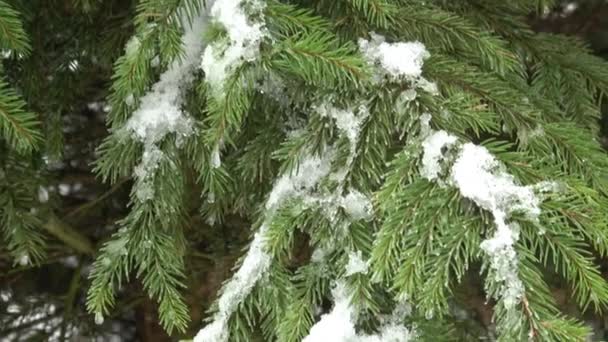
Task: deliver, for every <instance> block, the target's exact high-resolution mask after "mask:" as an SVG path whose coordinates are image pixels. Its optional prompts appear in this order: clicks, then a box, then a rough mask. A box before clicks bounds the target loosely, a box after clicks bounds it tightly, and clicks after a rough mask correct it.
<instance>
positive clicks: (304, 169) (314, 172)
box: [266, 151, 333, 210]
mask: <svg viewBox="0 0 608 342" xmlns="http://www.w3.org/2000/svg"><path fill="white" fill-rule="evenodd" d="M332 159H333V153H331V152H329V151H328V152H327V153H326V155H325V156H324V158H323V159H321V158H319V157H310V156H309V157H306V158H304V159H303V160H302V161H301V162H300V163H299V165H298V167H297V170H296V172H295V173H291V174H290V173H287V174H284V175H283V176H281V178H279V179H278V180H277V181H276V183H275V184H274V187H273V188H272V191H271V192H270V195H269V197H268V200H267V201H266V209H267V210H273V209H274V208H276V207H277V206H278V205H280V204H281V201H283V200H284V199H287V198H289V197H290V196H293V195H295V194H304V193H306V192H307V191H308V190H311V189H313V188H314V187H315V185H316V184H317V183H318V182H319V180H320V179H321V178H323V177H324V176H326V175H327V174H328V173H329V171H330V168H331V160H332Z"/></svg>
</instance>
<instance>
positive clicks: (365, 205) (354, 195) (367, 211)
mask: <svg viewBox="0 0 608 342" xmlns="http://www.w3.org/2000/svg"><path fill="white" fill-rule="evenodd" d="M340 202H341V203H340V205H341V206H342V208H344V211H345V212H346V214H347V215H348V216H350V217H351V219H353V220H367V219H370V218H371V217H372V215H373V213H374V209H373V206H372V202H371V201H370V200H369V198H368V197H367V196H365V195H364V194H362V193H361V192H359V191H357V190H354V189H351V190H350V192H349V193H348V194H346V196H344V197H342V198H341V199H340Z"/></svg>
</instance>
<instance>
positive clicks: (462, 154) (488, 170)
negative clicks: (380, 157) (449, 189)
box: [420, 117, 556, 309]
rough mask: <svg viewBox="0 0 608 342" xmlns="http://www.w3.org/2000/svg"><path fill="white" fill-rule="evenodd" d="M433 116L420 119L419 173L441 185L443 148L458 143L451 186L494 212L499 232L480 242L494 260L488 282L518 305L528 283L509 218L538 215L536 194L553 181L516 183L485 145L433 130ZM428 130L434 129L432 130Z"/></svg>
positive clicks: (504, 299)
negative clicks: (521, 271) (520, 268)
mask: <svg viewBox="0 0 608 342" xmlns="http://www.w3.org/2000/svg"><path fill="white" fill-rule="evenodd" d="M429 119H430V117H425V118H422V121H423V122H422V127H423V128H422V131H423V133H422V134H426V138H424V140H423V142H422V146H423V149H424V151H423V156H422V167H421V170H420V172H421V175H422V176H423V177H425V178H427V179H429V180H435V181H437V182H438V183H439V184H442V183H441V181H442V180H441V179H439V173H440V171H441V162H443V161H444V159H445V156H444V155H443V153H442V149H443V148H444V147H446V146H453V145H457V146H458V148H459V149H460V150H459V153H458V157H457V158H456V160H455V161H454V163H453V164H452V165H451V167H450V168H449V177H448V179H447V181H448V184H450V185H452V186H455V187H457V188H458V190H459V191H460V194H461V195H462V196H463V197H466V198H468V199H470V200H471V201H473V202H474V203H475V204H477V206H479V207H480V208H482V209H485V210H487V211H489V212H491V213H492V215H493V217H494V224H495V225H496V231H495V232H494V235H493V236H492V237H490V238H488V239H486V240H484V241H483V242H482V243H481V249H482V250H483V251H484V252H485V253H486V255H487V256H488V258H489V262H490V271H491V272H490V278H489V281H490V282H493V283H497V284H500V287H499V294H498V297H499V298H497V299H500V300H502V302H503V304H504V305H505V308H507V309H512V308H514V307H515V306H516V305H517V304H518V303H519V302H520V300H521V298H522V296H523V292H524V286H523V283H522V282H521V280H520V279H519V276H518V266H517V253H516V250H515V243H516V242H517V240H518V239H519V230H518V226H517V225H516V224H514V223H510V222H509V217H510V216H511V214H513V213H514V212H522V213H524V214H525V215H527V216H528V217H529V218H531V219H536V218H537V217H538V215H540V199H539V197H538V196H537V193H540V192H546V191H551V190H553V189H555V187H556V186H555V185H554V183H552V182H541V183H538V184H536V185H531V186H522V185H518V184H516V182H515V179H514V177H513V176H512V175H510V174H509V173H507V172H506V170H505V168H504V165H502V164H501V163H500V162H499V161H498V160H496V158H495V157H494V156H493V155H492V154H491V153H490V152H489V151H488V150H487V149H486V148H485V147H483V146H477V145H475V144H472V143H465V144H458V142H457V138H456V137H455V136H452V135H450V134H449V133H447V132H445V131H432V130H430V127H429V125H428V121H429ZM429 131H430V132H429Z"/></svg>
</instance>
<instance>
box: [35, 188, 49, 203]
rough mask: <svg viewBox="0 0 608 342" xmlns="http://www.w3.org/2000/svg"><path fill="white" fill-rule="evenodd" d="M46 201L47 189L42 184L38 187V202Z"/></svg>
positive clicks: (47, 196) (47, 197)
mask: <svg viewBox="0 0 608 342" xmlns="http://www.w3.org/2000/svg"><path fill="white" fill-rule="evenodd" d="M48 201H49V189H48V188H46V187H44V186H40V187H38V202H40V203H46V202H48Z"/></svg>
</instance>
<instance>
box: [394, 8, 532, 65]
mask: <svg viewBox="0 0 608 342" xmlns="http://www.w3.org/2000/svg"><path fill="white" fill-rule="evenodd" d="M396 18H397V20H398V21H397V24H398V27H399V31H400V32H401V34H400V35H403V36H404V37H407V38H410V39H417V40H420V41H422V42H423V43H425V44H427V45H428V46H430V47H435V48H437V49H440V50H441V51H444V52H447V53H450V52H456V53H459V52H462V53H464V57H465V58H469V59H470V58H474V59H478V60H479V61H480V62H479V64H480V65H481V66H483V67H485V68H486V69H487V70H491V71H494V72H496V73H498V74H500V75H505V74H507V73H509V72H513V73H515V74H520V75H523V68H522V66H521V64H520V63H519V61H518V60H517V58H516V56H515V54H514V53H512V52H511V51H509V50H508V49H507V44H506V42H505V41H503V40H501V39H500V38H498V37H495V36H492V35H490V34H488V33H486V32H483V31H480V30H479V29H478V28H477V27H476V26H475V25H474V24H472V23H471V22H469V21H467V20H466V19H464V18H462V17H459V16H457V15H455V14H453V13H450V12H445V11H442V10H441V9H438V8H429V7H428V6H424V7H422V6H403V7H401V8H400V11H399V13H398V14H397V16H396ZM429 64H432V63H429Z"/></svg>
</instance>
